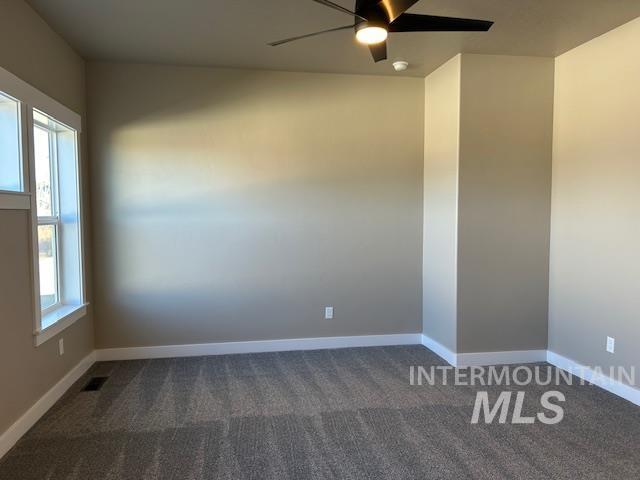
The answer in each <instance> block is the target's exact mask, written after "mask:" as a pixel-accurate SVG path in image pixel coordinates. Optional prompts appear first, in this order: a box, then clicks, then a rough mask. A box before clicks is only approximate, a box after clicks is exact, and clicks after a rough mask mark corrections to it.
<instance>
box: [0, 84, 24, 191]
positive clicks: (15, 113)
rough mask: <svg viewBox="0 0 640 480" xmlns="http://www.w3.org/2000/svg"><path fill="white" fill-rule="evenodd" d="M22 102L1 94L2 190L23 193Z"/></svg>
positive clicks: (0, 156)
mask: <svg viewBox="0 0 640 480" xmlns="http://www.w3.org/2000/svg"><path fill="white" fill-rule="evenodd" d="M21 143H22V142H21V135H20V102H19V101H18V100H16V99H14V98H11V97H10V96H9V95H6V94H5V93H3V92H0V190H4V191H8V192H21V191H22V188H23V185H22V152H21Z"/></svg>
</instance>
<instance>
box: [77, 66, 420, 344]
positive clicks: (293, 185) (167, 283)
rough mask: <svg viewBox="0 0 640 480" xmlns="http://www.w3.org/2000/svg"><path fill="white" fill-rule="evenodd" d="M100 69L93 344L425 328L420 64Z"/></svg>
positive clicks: (92, 93) (94, 111)
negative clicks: (350, 70)
mask: <svg viewBox="0 0 640 480" xmlns="http://www.w3.org/2000/svg"><path fill="white" fill-rule="evenodd" d="M88 78H89V80H88V98H89V111H90V124H89V132H90V135H91V138H90V144H91V154H92V161H93V168H92V172H93V176H92V181H93V184H92V187H93V204H94V210H93V214H94V217H93V218H94V238H95V242H94V247H95V271H96V275H95V279H94V280H95V291H96V298H95V307H96V319H97V320H96V323H97V327H96V328H97V334H96V341H97V347H100V348H102V347H127V346H140V345H166V344H184V343H205V342H221V341H236V340H256V339H277V338H297V337H315V336H318V337H320V336H334V335H364V334H388V333H413V332H419V331H420V330H421V304H420V295H421V294H420V292H421V264H422V259H421V242H422V160H423V131H424V97H423V95H424V88H423V80H421V79H411V78H389V77H370V76H349V75H329V74H327V75H325V74H304V73H283V72H266V71H249V70H225V69H197V68H181V67H160V66H143V65H117V64H101V63H97V64H90V66H89V76H88ZM327 305H332V306H334V307H335V309H336V310H335V315H336V317H335V319H334V320H332V321H327V320H324V319H323V313H324V306H327Z"/></svg>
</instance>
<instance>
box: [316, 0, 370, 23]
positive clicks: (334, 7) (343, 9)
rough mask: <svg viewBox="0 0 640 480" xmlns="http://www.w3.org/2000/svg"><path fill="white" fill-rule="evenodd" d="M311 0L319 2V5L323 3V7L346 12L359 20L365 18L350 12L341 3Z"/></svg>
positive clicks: (327, 0)
mask: <svg viewBox="0 0 640 480" xmlns="http://www.w3.org/2000/svg"><path fill="white" fill-rule="evenodd" d="M312 1H313V2H316V3H319V4H320V5H324V6H325V7H329V8H333V9H334V10H337V11H339V12H342V13H346V14H347V15H351V16H352V17H357V18H359V19H361V20H367V19H366V18H364V17H361V16H360V15H358V14H357V13H355V12H352V11H351V10H349V9H347V8H344V7H343V6H342V5H338V4H337V3H333V2H330V1H329V0H312Z"/></svg>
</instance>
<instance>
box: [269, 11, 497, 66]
mask: <svg viewBox="0 0 640 480" xmlns="http://www.w3.org/2000/svg"><path fill="white" fill-rule="evenodd" d="M312 1H314V2H316V3H319V4H321V5H324V6H326V7H329V8H333V9H334V10H337V11H339V12H342V13H344V14H347V15H351V16H352V17H354V19H355V23H353V24H351V25H345V26H344V27H337V28H330V29H328V30H323V31H321V32H314V33H309V34H307V35H300V36H298V37H292V38H287V39H284V40H279V41H277V42H271V43H269V45H271V46H272V47H276V46H278V45H282V44H284V43H289V42H293V41H295V40H300V39H302V38H308V37H315V36H316V35H322V34H323V33H330V32H337V31H340V30H348V29H350V28H353V29H354V30H355V32H356V39H357V40H358V41H359V42H360V43H364V44H365V45H368V46H369V50H370V51H371V55H372V56H373V60H374V61H375V62H379V61H381V60H386V59H387V36H388V34H389V33H395V32H486V31H488V30H489V29H490V28H491V26H492V25H493V22H488V21H486V20H472V19H466V18H452V17H435V16H432V15H414V14H411V13H404V12H406V11H407V10H408V9H409V8H411V6H413V5H414V4H416V3H418V2H419V1H420V0H356V4H355V8H354V11H351V10H349V9H347V8H344V7H343V6H342V5H338V4H337V3H333V2H331V1H329V0H312Z"/></svg>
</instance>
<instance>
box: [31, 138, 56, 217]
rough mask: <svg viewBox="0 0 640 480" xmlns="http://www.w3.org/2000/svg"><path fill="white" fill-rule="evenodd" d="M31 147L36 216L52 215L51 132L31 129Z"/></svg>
mask: <svg viewBox="0 0 640 480" xmlns="http://www.w3.org/2000/svg"><path fill="white" fill-rule="evenodd" d="M33 134H34V135H33V147H34V153H35V165H36V198H37V201H38V216H39V217H51V216H53V215H54V207H53V198H54V197H53V194H52V181H51V179H52V178H53V177H52V175H51V173H52V168H51V158H50V155H49V154H50V151H51V149H50V148H49V145H50V141H51V133H49V132H48V131H47V130H44V129H43V128H40V127H34V129H33Z"/></svg>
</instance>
